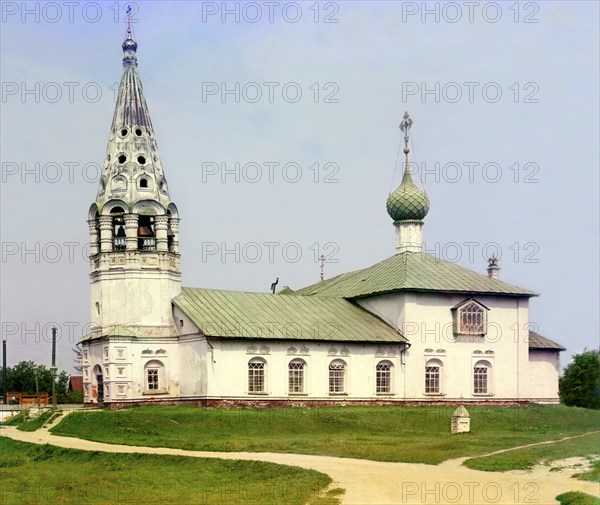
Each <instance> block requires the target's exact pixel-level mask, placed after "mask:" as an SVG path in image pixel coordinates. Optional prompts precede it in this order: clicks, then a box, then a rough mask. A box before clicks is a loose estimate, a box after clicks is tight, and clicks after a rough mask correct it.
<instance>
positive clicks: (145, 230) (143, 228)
mask: <svg viewBox="0 0 600 505" xmlns="http://www.w3.org/2000/svg"><path fill="white" fill-rule="evenodd" d="M138 237H154V232H153V231H152V227H151V226H150V225H149V224H148V223H140V225H139V227H138Z"/></svg>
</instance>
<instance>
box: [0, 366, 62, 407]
mask: <svg viewBox="0 0 600 505" xmlns="http://www.w3.org/2000/svg"><path fill="white" fill-rule="evenodd" d="M36 369H37V375H38V386H39V390H40V393H48V395H52V371H51V370H50V369H49V368H46V367H45V366H44V365H36V364H35V363H34V362H33V361H21V362H19V363H17V364H16V365H15V366H13V367H7V368H6V390H7V391H10V392H15V393H17V392H18V393H28V394H35V392H36V391H35V375H36ZM0 380H1V379H0ZM68 386H69V374H68V373H67V372H64V371H63V372H60V373H57V374H56V392H57V393H58V401H59V402H61V401H65V399H66V395H67V388H68Z"/></svg>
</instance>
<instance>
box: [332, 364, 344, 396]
mask: <svg viewBox="0 0 600 505" xmlns="http://www.w3.org/2000/svg"><path fill="white" fill-rule="evenodd" d="M346 368H347V366H346V362H345V361H344V360H341V359H335V360H333V361H332V362H331V363H330V364H329V394H343V393H345V392H346Z"/></svg>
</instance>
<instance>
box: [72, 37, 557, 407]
mask: <svg viewBox="0 0 600 505" xmlns="http://www.w3.org/2000/svg"><path fill="white" fill-rule="evenodd" d="M123 52H124V57H123V67H124V69H123V76H122V79H121V82H120V87H119V93H118V98H117V103H116V107H115V112H114V117H113V120H112V125H111V129H110V136H109V141H108V147H107V150H106V155H105V158H104V162H103V167H104V168H103V175H102V179H101V182H100V187H99V189H98V194H97V197H96V201H95V202H94V203H93V204H92V205H91V207H90V210H89V213H88V224H89V233H90V243H91V255H90V294H91V300H90V308H91V321H92V331H91V333H90V334H89V335H87V336H86V337H84V338H83V339H82V341H81V349H82V354H83V363H82V364H83V381H84V399H85V402H86V403H89V404H100V405H107V406H122V405H127V404H132V403H139V402H146V403H152V402H173V403H175V402H184V401H187V402H195V403H197V404H199V405H206V406H213V405H244V406H251V405H256V406H264V405H298V404H304V405H307V404H309V405H310V404H312V405H326V404H332V403H338V404H339V403H345V404H351V403H352V404H354V403H365V404H407V403H410V404H413V403H428V402H436V403H443V402H449V403H462V404H469V403H471V404H473V403H479V404H481V403H497V404H508V403H525V402H546V403H555V402H558V375H559V352H560V351H563V350H564V348H563V347H562V346H560V345H559V344H557V343H555V342H553V341H551V340H549V339H547V338H544V337H542V336H541V335H539V334H537V333H534V332H531V331H529V330H528V329H527V328H528V322H529V300H530V299H531V298H532V297H535V296H537V294H536V293H534V292H532V291H529V290H527V289H523V288H520V287H517V286H513V285H510V284H507V283H505V282H502V281H501V280H499V279H498V271H499V267H498V264H497V262H496V260H495V259H494V258H491V259H490V264H489V266H488V269H487V275H486V274H481V273H477V272H474V271H471V270H469V269H466V268H463V267H461V266H459V265H457V264H454V263H451V262H448V261H443V260H441V259H438V258H436V257H434V256H432V255H429V254H426V253H424V252H422V250H421V249H422V247H421V246H422V227H423V219H424V218H425V217H426V215H427V213H428V211H429V200H428V198H427V196H426V195H425V193H424V192H423V191H422V190H421V189H420V188H418V187H417V186H416V185H415V184H414V182H413V180H412V178H411V175H410V173H409V171H408V159H409V149H408V147H407V146H408V134H409V130H410V127H411V125H412V121H411V120H410V118H409V117H408V115H405V117H404V120H403V122H402V126H401V128H402V129H403V131H404V134H405V137H404V139H405V149H404V153H405V155H406V168H405V172H404V177H403V179H402V182H401V184H400V185H399V187H398V188H397V189H396V190H395V191H394V192H393V193H392V194H391V195H390V196H389V198H388V201H387V211H388V214H389V215H390V217H391V218H392V220H393V224H394V227H395V230H396V251H395V254H393V255H392V256H391V257H389V258H387V259H385V260H383V261H381V262H379V263H377V264H376V265H373V266H370V267H367V268H364V269H362V270H358V271H354V272H349V273H345V274H342V275H339V276H337V277H334V278H331V279H328V280H324V281H321V282H319V283H317V284H314V285H311V286H308V287H305V288H303V289H300V290H298V291H292V290H290V289H285V290H283V291H280V292H279V293H276V294H273V293H247V292H238V291H221V290H212V289H202V288H185V287H184V288H182V287H181V269H180V248H179V242H180V237H179V219H180V218H179V213H178V210H177V207H176V205H175V204H174V203H173V202H172V201H171V198H170V196H169V188H168V185H167V181H166V178H165V173H164V170H163V166H162V163H161V160H160V156H159V152H158V147H157V143H156V138H155V135H154V130H153V127H152V122H151V120H150V114H149V112H148V107H147V105H146V100H145V98H144V95H143V92H142V84H141V81H140V77H139V74H138V68H137V66H138V64H137V54H136V53H137V43H136V42H135V40H134V39H133V38H132V35H131V31H129V33H128V36H127V39H126V40H125V42H124V43H123Z"/></svg>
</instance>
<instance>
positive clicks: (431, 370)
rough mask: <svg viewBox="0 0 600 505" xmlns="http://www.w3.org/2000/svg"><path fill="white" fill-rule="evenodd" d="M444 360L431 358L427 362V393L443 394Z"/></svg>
mask: <svg viewBox="0 0 600 505" xmlns="http://www.w3.org/2000/svg"><path fill="white" fill-rule="evenodd" d="M442 369H443V365H442V362H441V361H440V360H438V359H430V360H429V361H427V363H426V364H425V394H434V395H435V394H437V395H439V394H442V393H443V389H442V386H443V384H442V377H443V375H442Z"/></svg>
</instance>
